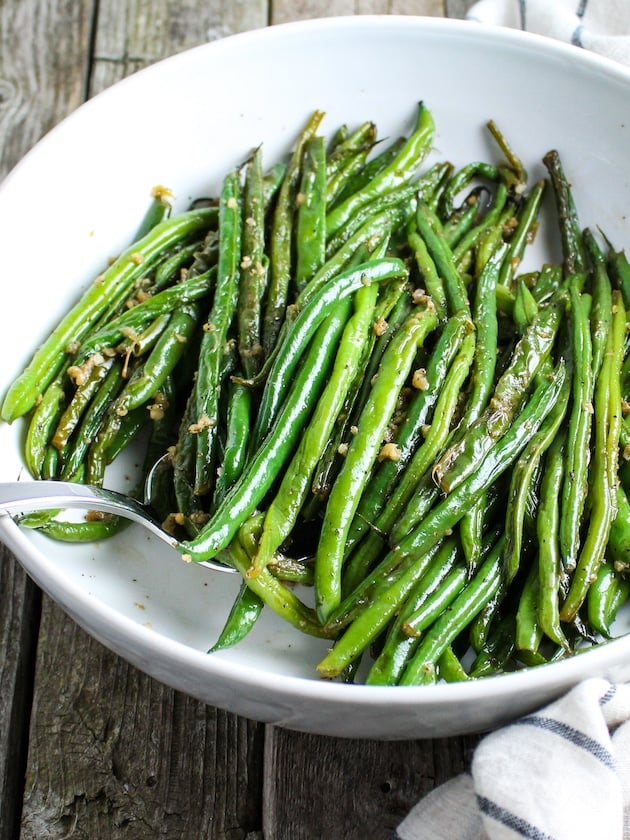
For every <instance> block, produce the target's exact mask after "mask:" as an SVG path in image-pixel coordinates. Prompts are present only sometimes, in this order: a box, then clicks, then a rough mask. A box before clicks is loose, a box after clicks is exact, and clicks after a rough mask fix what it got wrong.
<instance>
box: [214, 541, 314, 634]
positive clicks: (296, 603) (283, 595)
mask: <svg viewBox="0 0 630 840" xmlns="http://www.w3.org/2000/svg"><path fill="white" fill-rule="evenodd" d="M223 555H227V557H226V559H227V560H228V561H229V562H230V563H231V564H233V565H234V567H235V568H236V569H237V570H238V571H239V572H240V573H241V575H243V579H244V580H245V581H246V582H247V586H248V587H249V588H250V589H251V590H252V592H253V593H254V594H255V595H257V596H258V597H259V598H260V599H261V601H263V603H264V604H265V605H266V606H268V607H269V608H270V609H271V610H273V611H274V612H275V613H277V614H278V615H279V616H281V617H282V618H283V619H284V620H285V621H288V622H289V623H290V624H292V625H293V626H294V627H296V628H297V629H298V630H301V631H302V632H303V633H307V634H308V635H310V636H317V637H319V638H326V633H325V631H324V629H323V628H322V626H321V625H320V624H319V622H318V621H317V618H316V616H315V613H314V611H313V610H312V609H311V608H310V607H307V606H306V605H305V604H304V603H303V602H302V601H301V600H300V599H299V598H298V597H297V596H296V595H295V593H294V592H292V591H291V589H289V588H288V587H287V586H285V584H284V583H282V581H280V580H278V579H277V578H275V577H274V576H273V575H272V574H271V572H270V571H269V569H263V570H262V572H261V573H260V574H259V575H257V576H256V577H253V578H248V577H247V576H246V575H247V570H248V569H249V566H250V557H249V554H248V553H247V551H246V550H245V548H244V547H243V544H242V543H241V541H240V540H239V539H238V537H236V538H235V539H233V540H232V542H231V543H230V545H229V549H228V550H226V551H224V552H223V554H222V557H221V559H223Z"/></svg>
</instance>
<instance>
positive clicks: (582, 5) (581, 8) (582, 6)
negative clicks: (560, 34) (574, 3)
mask: <svg viewBox="0 0 630 840" xmlns="http://www.w3.org/2000/svg"><path fill="white" fill-rule="evenodd" d="M587 6H588V0H580V5H579V6H578V10H577V12H576V15H577V16H578V17H584V14H585V12H586V7H587Z"/></svg>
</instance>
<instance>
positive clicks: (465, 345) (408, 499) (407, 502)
mask: <svg viewBox="0 0 630 840" xmlns="http://www.w3.org/2000/svg"><path fill="white" fill-rule="evenodd" d="M464 315H465V313H464ZM474 348H475V334H474V333H472V332H471V333H468V334H466V335H465V336H464V338H463V340H462V343H461V346H460V348H459V351H458V353H457V356H456V357H455V359H454V360H453V363H452V365H451V367H450V369H449V372H448V374H447V376H446V378H445V380H444V385H443V387H442V389H441V391H440V395H439V397H438V400H437V402H436V406H435V410H434V412H433V418H432V422H431V425H430V427H429V429H428V432H427V434H426V437H425V440H424V443H423V444H422V446H420V447H418V449H417V450H416V451H415V452H414V454H413V457H412V458H411V460H410V461H409V464H408V465H407V467H406V468H405V470H404V472H403V473H402V475H401V477H400V480H399V481H398V484H397V485H396V487H395V488H394V490H393V492H392V494H391V496H390V498H389V499H388V500H387V504H386V505H385V506H384V507H383V509H382V512H381V513H380V514H379V516H378V517H377V519H376V522H375V525H376V530H374V531H372V533H371V534H370V535H368V540H371V541H372V543H375V542H376V538H377V535H378V534H379V533H384V534H389V538H390V541H393V542H394V543H395V542H397V541H398V540H399V539H400V538H401V537H402V536H403V535H405V534H406V533H407V532H408V531H409V530H411V528H412V527H413V525H415V524H416V522H417V521H418V520H419V518H420V517H421V516H422V512H423V511H424V510H425V509H426V507H427V504H428V503H432V501H433V500H434V499H435V498H436V496H437V492H438V489H437V487H436V486H435V483H434V482H433V480H432V479H431V476H430V474H429V473H430V471H431V466H432V464H433V462H434V460H435V457H436V455H437V453H438V452H440V451H441V449H442V448H443V446H444V444H445V442H446V441H447V439H448V436H449V434H450V431H451V427H452V421H453V418H454V416H455V412H456V410H457V403H458V397H459V394H460V391H461V388H462V386H463V383H464V382H465V380H466V378H467V376H468V372H469V370H470V365H471V362H472V358H473V353H474ZM425 475H428V479H429V492H428V494H427V493H423V492H419V485H420V483H421V481H422V479H423V477H424V476H425ZM361 553H362V554H364V555H366V556H370V555H371V551H370V550H369V549H368V546H366V545H363V546H361Z"/></svg>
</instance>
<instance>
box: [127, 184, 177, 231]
mask: <svg viewBox="0 0 630 840" xmlns="http://www.w3.org/2000/svg"><path fill="white" fill-rule="evenodd" d="M151 197H152V199H153V201H152V202H151V204H150V205H149V209H148V210H147V212H146V213H145V216H144V218H143V220H142V222H141V223H140V227H139V228H138V230H137V231H136V236H135V238H136V239H140V238H141V237H143V236H146V234H147V233H149V231H151V230H153V228H154V227H155V226H156V225H159V224H160V222H163V221H165V220H166V219H168V217H169V216H170V215H171V211H172V209H173V193H172V192H171V191H170V190H169V189H167V188H166V187H154V188H153V190H152V191H151Z"/></svg>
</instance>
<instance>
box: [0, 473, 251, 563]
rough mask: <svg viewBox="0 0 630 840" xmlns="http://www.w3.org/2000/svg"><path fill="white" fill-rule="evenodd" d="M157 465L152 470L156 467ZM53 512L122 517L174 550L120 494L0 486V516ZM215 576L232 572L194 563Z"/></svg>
mask: <svg viewBox="0 0 630 840" xmlns="http://www.w3.org/2000/svg"><path fill="white" fill-rule="evenodd" d="M159 463H160V462H159V461H158V462H157V464H156V467H157V466H158V465H159ZM156 467H154V468H153V469H152V470H151V473H150V474H149V477H148V478H147V483H146V487H145V498H146V499H150V498H151V479H152V476H153V473H154V470H155V469H156ZM56 508H84V509H87V510H96V511H101V512H103V513H114V514H117V515H118V516H124V517H125V518H126V519H131V520H132V521H133V522H137V523H139V524H140V525H142V526H144V527H145V528H146V529H147V530H148V531H150V532H151V533H152V534H153V535H154V536H156V537H159V539H161V540H162V541H163V542H165V543H166V544H167V545H169V546H170V547H171V548H175V549H177V548H178V546H179V545H180V543H179V541H178V540H177V539H175V537H173V535H172V534H168V533H167V532H166V531H165V530H164V529H163V528H162V526H161V525H160V523H159V522H158V521H157V519H156V518H155V517H154V516H153V514H152V513H151V510H150V507H149V505H148V504H146V503H145V504H143V503H142V502H138V501H137V500H136V499H132V498H131V497H130V496H126V495H125V494H124V493H117V492H116V491H114V490H106V489H105V488H103V487H95V486H93V485H88V484H75V483H74V482H69V481H8V482H0V515H1V513H6V514H7V515H9V516H18V515H20V514H25V513H35V512H36V511H39V510H54V509H56ZM196 565H198V566H206V567H207V568H209V569H214V570H215V571H218V572H235V571H236V569H233V568H232V567H231V566H227V565H226V564H224V563H221V562H220V561H219V560H204V561H200V562H198V563H196Z"/></svg>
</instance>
